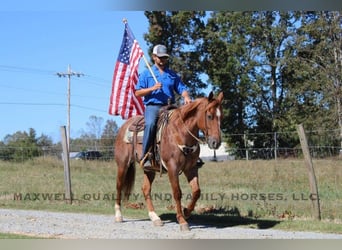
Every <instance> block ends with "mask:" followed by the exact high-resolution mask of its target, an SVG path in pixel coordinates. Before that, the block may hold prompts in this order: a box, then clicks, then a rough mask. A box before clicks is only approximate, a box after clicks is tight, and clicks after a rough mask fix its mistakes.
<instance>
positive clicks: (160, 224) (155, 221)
mask: <svg viewBox="0 0 342 250" xmlns="http://www.w3.org/2000/svg"><path fill="white" fill-rule="evenodd" d="M153 226H155V227H161V226H164V223H163V222H162V221H161V220H159V219H158V220H154V221H153Z"/></svg>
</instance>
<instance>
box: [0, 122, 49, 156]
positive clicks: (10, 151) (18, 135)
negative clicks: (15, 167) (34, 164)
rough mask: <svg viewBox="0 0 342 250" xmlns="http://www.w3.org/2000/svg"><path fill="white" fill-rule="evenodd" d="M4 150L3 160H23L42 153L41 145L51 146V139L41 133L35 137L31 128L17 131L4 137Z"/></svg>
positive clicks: (34, 132)
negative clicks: (26, 130)
mask: <svg viewBox="0 0 342 250" xmlns="http://www.w3.org/2000/svg"><path fill="white" fill-rule="evenodd" d="M3 144H4V147H5V149H6V150H5V152H4V153H2V154H3V155H2V157H1V158H4V159H5V160H14V161H24V160H27V159H32V158H33V157H38V156H41V155H42V152H43V147H49V146H52V140H51V139H50V138H49V137H48V136H46V135H44V134H42V135H41V136H40V137H38V138H37V135H36V131H35V130H34V129H33V128H30V129H29V132H28V133H27V132H25V131H17V132H15V133H14V134H12V135H6V136H5V138H4V143H3Z"/></svg>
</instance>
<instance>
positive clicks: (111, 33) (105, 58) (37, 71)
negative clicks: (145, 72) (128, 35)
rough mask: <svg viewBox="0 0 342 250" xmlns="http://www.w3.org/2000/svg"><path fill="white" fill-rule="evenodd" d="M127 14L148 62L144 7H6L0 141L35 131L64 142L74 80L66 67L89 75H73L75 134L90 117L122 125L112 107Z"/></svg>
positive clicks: (1, 19)
mask: <svg viewBox="0 0 342 250" xmlns="http://www.w3.org/2000/svg"><path fill="white" fill-rule="evenodd" d="M123 18H126V19H127V20H128V24H129V26H130V28H131V29H132V31H133V33H134V35H135V37H136V39H137V40H138V42H139V44H140V46H141V47H142V49H143V51H144V52H145V54H146V57H147V58H148V59H149V55H147V45H146V42H145V40H144V39H143V34H144V33H146V32H147V30H148V22H147V19H146V17H145V16H144V13H143V11H100V10H96V11H73V10H71V11H60V10H57V11H54V10H44V11H0V30H1V39H0V45H1V46H0V75H1V77H0V114H1V118H0V119H1V122H0V141H1V140H3V139H4V137H5V136H6V135H8V134H13V133H15V132H17V131H27V132H28V131H29V128H34V129H35V130H36V132H37V136H40V135H41V134H44V135H47V136H49V137H51V138H52V139H53V140H54V141H59V140H60V127H61V126H66V125H67V85H68V79H67V78H63V77H61V78H59V77H58V76H57V75H56V73H59V72H60V73H67V70H68V65H70V67H71V70H72V71H73V72H78V73H82V74H84V75H82V76H80V77H77V76H72V77H71V80H70V83H71V90H70V93H71V97H70V103H71V112H70V127H71V133H70V134H71V138H75V137H78V136H80V134H81V133H82V132H83V131H86V129H87V126H86V123H87V122H88V121H89V117H90V116H92V115H95V116H98V117H102V118H103V119H104V121H107V120H108V119H112V120H114V121H115V122H116V123H117V124H118V125H119V126H120V125H122V123H123V120H122V119H121V118H120V117H119V116H112V115H109V114H108V107H109V98H110V93H111V87H112V76H113V70H114V65H115V62H116V59H117V57H118V52H119V49H120V46H121V42H122V36H123V31H124V24H123V22H122V20H123ZM144 67H145V66H144V61H143V60H141V62H140V70H142V69H143V68H144ZM140 70H139V71H140Z"/></svg>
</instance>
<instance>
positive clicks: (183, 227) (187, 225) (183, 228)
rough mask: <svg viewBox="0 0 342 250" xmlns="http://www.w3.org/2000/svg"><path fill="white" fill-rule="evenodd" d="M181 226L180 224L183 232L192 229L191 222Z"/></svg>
mask: <svg viewBox="0 0 342 250" xmlns="http://www.w3.org/2000/svg"><path fill="white" fill-rule="evenodd" d="M179 226H180V230H181V231H182V232H184V231H190V228H189V224H188V223H184V224H180V225H179Z"/></svg>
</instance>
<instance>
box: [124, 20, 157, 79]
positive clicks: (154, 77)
mask: <svg viewBox="0 0 342 250" xmlns="http://www.w3.org/2000/svg"><path fill="white" fill-rule="evenodd" d="M122 22H123V23H124V24H127V23H128V21H127V19H126V18H124V19H122ZM142 57H143V59H144V62H145V64H146V66H147V68H148V70H149V71H150V73H151V75H152V77H153V79H154V81H155V82H156V83H157V82H158V80H157V77H156V75H155V74H154V72H153V71H152V68H151V66H150V64H149V63H148V61H147V59H146V56H145V53H144V54H143V56H142Z"/></svg>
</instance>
